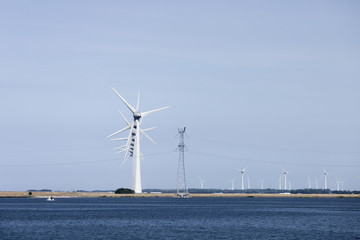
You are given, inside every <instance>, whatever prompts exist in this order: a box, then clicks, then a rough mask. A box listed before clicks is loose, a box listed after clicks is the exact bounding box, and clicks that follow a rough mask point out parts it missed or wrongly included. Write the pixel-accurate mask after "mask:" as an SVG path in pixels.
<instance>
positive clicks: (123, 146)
mask: <svg viewBox="0 0 360 240" xmlns="http://www.w3.org/2000/svg"><path fill="white" fill-rule="evenodd" d="M125 147H126V145H122V146H121V147H117V148H114V149H113V150H119V149H122V148H125Z"/></svg>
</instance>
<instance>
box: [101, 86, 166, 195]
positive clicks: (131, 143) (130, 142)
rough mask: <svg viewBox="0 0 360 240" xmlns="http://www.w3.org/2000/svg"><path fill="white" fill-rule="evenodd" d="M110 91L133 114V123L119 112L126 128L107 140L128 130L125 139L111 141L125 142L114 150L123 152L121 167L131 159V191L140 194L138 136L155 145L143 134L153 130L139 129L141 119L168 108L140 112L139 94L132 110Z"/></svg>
mask: <svg viewBox="0 0 360 240" xmlns="http://www.w3.org/2000/svg"><path fill="white" fill-rule="evenodd" d="M112 90H114V92H115V93H116V94H117V95H118V96H119V97H120V99H121V100H122V101H123V102H124V104H125V105H126V107H128V108H129V110H130V111H131V113H132V114H133V121H132V123H131V124H130V123H129V122H128V121H127V120H126V118H125V117H124V115H123V114H122V113H121V112H120V114H121V116H122V117H123V119H124V121H125V122H126V124H127V126H126V127H124V128H123V129H121V130H119V131H117V132H114V133H113V134H111V135H109V136H108V138H110V137H113V136H115V135H117V134H119V133H122V132H124V131H126V130H130V133H129V135H128V137H127V138H115V139H112V140H125V141H126V144H125V145H123V146H120V147H117V148H115V149H114V150H119V151H118V152H117V153H121V152H125V157H124V161H123V162H122V164H121V166H122V165H123V164H124V163H125V162H126V161H127V160H128V159H129V158H130V157H132V159H133V167H132V168H133V170H132V171H133V176H132V185H133V186H132V187H133V190H134V191H135V193H142V187H141V174H140V158H141V152H140V137H141V136H140V134H141V135H143V136H145V137H146V138H148V139H149V140H150V141H151V142H153V143H154V144H156V143H155V141H154V140H153V139H152V138H150V137H149V136H148V135H147V134H146V133H145V132H146V131H148V130H150V129H153V128H149V129H140V124H141V120H142V118H143V117H145V116H147V115H149V114H151V113H154V112H158V111H161V110H164V109H167V108H169V107H163V108H158V109H155V110H151V111H147V112H140V111H139V103H140V93H139V94H138V99H137V104H136V108H134V107H133V106H131V105H130V104H129V103H128V102H127V101H126V100H125V99H124V98H123V97H122V96H121V95H120V94H119V93H118V92H117V91H116V90H115V89H114V88H112Z"/></svg>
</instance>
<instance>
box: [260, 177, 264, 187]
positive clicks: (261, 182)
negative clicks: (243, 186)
mask: <svg viewBox="0 0 360 240" xmlns="http://www.w3.org/2000/svg"><path fill="white" fill-rule="evenodd" d="M259 182H260V187H261V189H264V179H261V180H259Z"/></svg>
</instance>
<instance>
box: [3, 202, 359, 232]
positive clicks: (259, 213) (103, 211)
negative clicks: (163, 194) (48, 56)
mask: <svg viewBox="0 0 360 240" xmlns="http://www.w3.org/2000/svg"><path fill="white" fill-rule="evenodd" d="M0 239H360V200H359V199H345V198H343V199H340V198H331V199H324V198H189V199H178V198H57V199H56V201H54V202H47V201H45V199H35V198H29V199H26V198H23V199H15V198H8V199H0Z"/></svg>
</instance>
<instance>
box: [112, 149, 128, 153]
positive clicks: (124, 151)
mask: <svg viewBox="0 0 360 240" xmlns="http://www.w3.org/2000/svg"><path fill="white" fill-rule="evenodd" d="M125 150H126V149H123V150H120V151H118V152H116V153H114V154H119V153H122V152H125Z"/></svg>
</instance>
